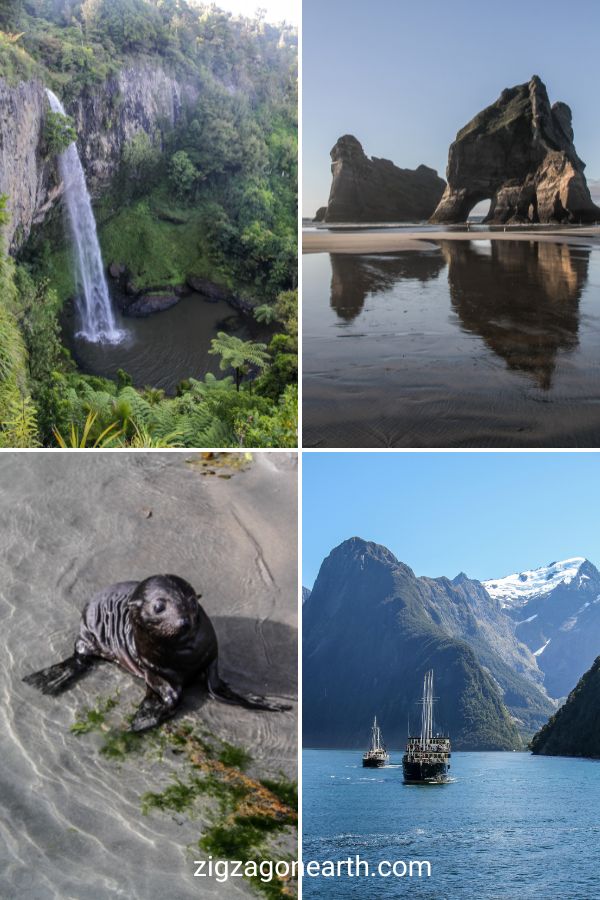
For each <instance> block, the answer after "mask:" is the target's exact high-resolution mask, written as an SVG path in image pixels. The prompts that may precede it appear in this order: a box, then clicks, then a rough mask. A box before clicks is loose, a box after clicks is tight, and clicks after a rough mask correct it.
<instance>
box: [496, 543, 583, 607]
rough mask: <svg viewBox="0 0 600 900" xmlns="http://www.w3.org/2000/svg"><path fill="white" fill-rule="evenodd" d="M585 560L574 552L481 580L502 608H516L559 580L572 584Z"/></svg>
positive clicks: (550, 588)
mask: <svg viewBox="0 0 600 900" xmlns="http://www.w3.org/2000/svg"><path fill="white" fill-rule="evenodd" d="M585 562H586V560H585V559H584V558H583V556H574V557H573V558H572V559H563V560H562V561H560V562H552V563H549V565H547V566H541V567H540V568H539V569H528V570H527V571H525V572H516V573H515V574H513V575H506V576H505V577H504V578H492V579H490V580H489V581H483V582H482V584H483V586H484V588H485V589H486V591H487V592H488V594H489V595H490V597H492V598H493V599H494V600H499V601H500V605H501V606H502V607H503V608H506V607H510V608H513V609H515V608H517V607H519V606H525V604H526V603H527V602H528V601H529V600H531V598H532V597H539V596H541V595H542V594H549V593H551V591H553V590H554V589H555V588H557V587H558V586H559V585H560V584H571V582H572V581H573V579H574V578H577V576H578V574H579V570H580V569H581V567H582V565H583V564H584V563H585ZM579 578H580V579H583V580H586V579H587V580H589V575H586V574H580V575H579ZM524 621H530V620H524Z"/></svg>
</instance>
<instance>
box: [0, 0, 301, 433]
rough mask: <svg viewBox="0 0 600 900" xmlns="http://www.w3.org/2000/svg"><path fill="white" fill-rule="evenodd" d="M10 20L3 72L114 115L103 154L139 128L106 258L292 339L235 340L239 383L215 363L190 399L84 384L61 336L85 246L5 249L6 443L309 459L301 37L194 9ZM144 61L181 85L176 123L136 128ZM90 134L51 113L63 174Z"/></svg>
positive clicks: (130, 144) (131, 280)
mask: <svg viewBox="0 0 600 900" xmlns="http://www.w3.org/2000/svg"><path fill="white" fill-rule="evenodd" d="M10 7H11V8H10V11H9V12H5V11H0V29H1V30H0V77H4V78H6V79H7V80H8V81H9V82H11V83H13V82H15V81H16V80H18V79H27V78H32V77H34V76H35V77H36V78H39V79H40V80H42V81H43V82H44V83H45V84H47V85H48V86H49V87H51V88H52V89H53V90H55V91H56V92H57V93H58V94H59V95H60V96H61V98H62V100H63V102H64V103H65V105H66V106H67V107H68V108H69V105H70V104H72V105H73V104H74V103H75V102H77V103H78V104H79V110H81V109H82V108H83V110H84V111H85V110H87V109H88V108H89V107H90V105H92V104H94V105H95V107H94V108H98V109H101V117H102V123H101V124H99V125H97V126H95V127H97V129H98V131H97V132H94V134H93V135H92V140H91V142H90V141H89V140H88V146H94V142H98V139H99V138H100V139H101V140H100V141H99V143H101V142H103V141H104V140H105V138H106V137H108V138H109V139H111V140H112V141H116V140H118V139H120V138H118V135H120V134H122V133H123V126H124V124H126V125H127V129H126V133H127V134H128V135H130V137H129V138H128V140H127V141H126V142H125V143H124V145H123V146H120V154H121V158H120V163H119V164H117V165H114V164H113V163H112V162H111V166H113V170H114V171H112V180H111V183H110V184H109V185H106V184H104V185H103V193H102V196H101V197H100V199H99V201H98V205H97V210H96V216H97V221H98V230H99V237H100V243H101V247H102V252H103V256H104V259H105V262H106V263H107V264H108V263H111V262H113V261H114V262H117V263H119V264H120V265H121V266H122V267H123V268H124V270H125V271H126V280H127V284H128V287H129V289H130V290H132V291H137V292H143V291H162V290H167V289H173V288H174V287H176V286H178V285H183V284H185V283H186V282H190V281H193V279H194V278H200V279H205V280H206V281H210V282H212V283H213V284H216V285H219V286H220V288H222V290H223V291H224V292H225V293H229V294H230V295H231V296H233V297H237V298H241V299H242V300H243V301H244V302H243V304H242V305H243V307H244V308H245V309H248V310H250V311H249V312H248V313H247V315H252V310H253V309H254V310H255V313H254V317H255V319H256V321H257V322H260V323H262V324H264V325H266V326H268V327H269V330H270V331H274V332H275V333H274V334H273V335H272V337H271V338H270V341H269V344H268V346H265V344H260V343H254V342H242V341H239V339H238V338H235V337H232V336H231V335H227V334H225V333H220V334H219V335H218V338H217V339H216V340H215V342H214V348H213V352H214V353H215V354H219V355H220V356H221V368H222V371H223V373H224V377H222V378H220V379H215V378H213V377H212V376H211V375H209V374H204V373H203V372H202V367H201V366H200V367H199V370H200V372H201V373H202V374H203V375H204V377H203V378H201V379H199V380H193V379H191V378H190V379H189V381H186V382H184V383H182V385H181V386H180V388H179V390H178V392H177V396H175V397H164V396H163V397H158V396H157V395H156V394H154V395H153V394H152V393H151V391H152V390H153V386H152V385H150V386H148V387H149V389H150V393H149V392H148V390H145V389H144V390H143V389H142V388H141V385H137V386H136V388H134V387H132V386H131V384H129V385H125V384H123V383H119V382H118V381H107V380H106V379H102V378H96V377H94V376H86V375H83V374H81V373H79V372H77V370H76V366H75V364H74V362H73V361H72V360H71V358H70V356H69V353H68V352H67V350H66V349H65V348H64V347H63V345H62V342H61V329H60V327H59V322H60V321H61V313H62V308H63V305H64V303H65V302H66V301H67V300H69V299H70V298H72V297H73V293H74V290H75V285H74V282H73V273H72V266H71V258H70V250H69V247H68V246H67V244H66V239H65V235H64V229H63V225H62V221H61V218H60V216H58V215H56V214H51V215H50V216H49V217H48V218H47V220H46V222H45V223H44V224H43V225H42V226H38V227H37V228H34V231H33V233H32V236H31V238H30V240H29V242H28V244H27V245H26V246H25V247H23V248H22V249H21V252H20V254H19V257H18V259H17V262H16V263H15V262H13V261H11V260H9V259H7V258H6V256H5V255H3V254H1V253H0V257H2V258H1V259H0V266H1V267H2V268H1V269H0V279H3V283H2V281H0V286H2V287H3V290H2V291H0V446H36V445H42V446H57V445H59V446H67V447H70V446H78V447H80V446H84V447H91V446H109V447H117V446H134V447H147V446H152V447H156V446H211V447H222V446H231V445H236V446H269V447H271V446H285V447H293V446H296V445H297V389H296V384H297V353H298V346H297V293H296V285H297V275H296V272H297V255H296V243H297V234H296V231H297V219H296V209H297V197H296V191H297V121H296V104H297V100H296V48H297V37H296V34H295V32H294V31H293V30H292V29H289V28H286V27H283V26H279V27H275V26H270V25H268V24H266V23H265V22H264V21H263V19H262V18H261V16H260V15H257V16H256V17H255V18H254V19H252V20H244V19H236V18H234V17H233V16H231V15H230V14H228V13H224V12H221V11H219V10H218V9H217V8H216V7H214V6H209V5H200V6H196V5H194V4H193V3H188V2H185V0H22V2H18V3H12V4H10ZM136 66H137V67H138V68H139V67H140V66H141V67H145V68H146V69H147V70H148V71H152V70H156V69H161V70H162V72H164V73H165V74H166V76H167V77H169V78H171V79H173V80H174V81H176V82H177V83H178V88H177V91H178V95H179V97H180V99H178V103H179V107H178V113H177V118H176V122H175V125H173V124H172V123H171V122H169V121H163V120H162V119H156V120H155V121H153V122H150V121H148V120H147V118H145V117H143V118H142V119H140V120H139V121H137V120H135V121H130V122H127V123H124V122H123V120H122V116H123V115H125V112H124V105H123V96H122V93H121V85H120V82H119V73H120V72H122V71H123V70H124V69H128V68H129V67H136ZM127 115H131V113H130V112H128V113H127ZM77 121H78V123H79V124H80V121H81V120H80V115H79V114H78V118H77ZM75 137H76V135H75V131H74V128H73V122H72V120H71V119H69V117H63V116H60V115H59V114H55V113H52V112H47V114H46V120H45V124H44V132H43V146H42V150H43V152H44V153H45V155H46V156H47V158H48V160H49V161H52V159H53V157H55V156H56V154H58V153H60V152H61V151H62V150H63V149H64V148H65V147H66V146H67V145H68V144H69V143H70V142H71V141H72V140H73V139H75ZM86 137H87V138H89V137H90V135H87V136H86ZM53 177H54V180H55V181H56V179H57V176H56V174H55V175H54V176H53ZM2 224H3V220H2V218H0V229H1V227H2ZM2 359H5V360H6V364H5V365H3V364H2ZM232 372H233V377H231V373H232ZM191 375H192V373H191V372H190V376H191ZM150 398H152V399H150Z"/></svg>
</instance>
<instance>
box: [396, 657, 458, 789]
mask: <svg viewBox="0 0 600 900" xmlns="http://www.w3.org/2000/svg"><path fill="white" fill-rule="evenodd" d="M421 702H422V705H423V708H422V713H421V734H420V735H419V736H418V737H411V736H410V732H409V735H408V743H407V745H406V752H405V754H404V756H403V757H402V770H403V773H404V784H445V783H447V782H448V781H449V780H450V779H449V777H448V770H449V769H450V763H449V762H448V760H449V759H450V755H451V754H450V738H449V737H448V736H445V735H441V734H434V733H433V669H430V670H429V671H428V672H426V673H425V679H424V681H423V700H422V701H421Z"/></svg>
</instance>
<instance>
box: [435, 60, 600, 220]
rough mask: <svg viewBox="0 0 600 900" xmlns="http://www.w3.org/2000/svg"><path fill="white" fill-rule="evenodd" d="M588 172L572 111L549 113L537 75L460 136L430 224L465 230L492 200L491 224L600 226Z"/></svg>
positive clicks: (562, 108)
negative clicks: (576, 143) (474, 212)
mask: <svg viewBox="0 0 600 900" xmlns="http://www.w3.org/2000/svg"><path fill="white" fill-rule="evenodd" d="M584 168H585V165H584V163H583V162H582V161H581V160H580V159H579V157H578V156H577V153H576V150H575V146H574V143H573V128H572V116H571V110H570V108H569V107H568V106H567V104H566V103H562V102H557V103H555V104H554V105H553V106H550V101H549V99H548V92H547V90H546V86H545V85H544V83H543V82H542V80H541V79H540V78H539V76H537V75H534V76H533V77H532V78H531V79H530V81H529V82H526V83H525V84H520V85H516V86H515V87H512V88H507V89H505V90H504V91H502V93H501V95H500V97H499V98H498V100H497V101H496V102H495V103H492V104H491V105H490V106H488V107H486V108H485V109H484V110H482V111H481V112H480V113H478V114H477V115H476V116H475V117H474V118H473V119H472V120H471V121H470V122H469V123H468V124H467V125H465V126H464V127H463V128H461V129H460V131H459V132H458V134H457V135H456V140H455V141H454V142H453V143H452V144H451V146H450V151H449V154H448V169H447V179H448V185H447V187H446V190H445V192H444V196H443V197H442V199H441V201H440V203H439V205H438V207H437V209H436V210H435V213H434V214H433V216H432V219H431V221H432V222H442V223H452V222H464V221H466V219H467V217H468V215H469V213H470V212H471V210H472V209H473V207H474V206H475V204H476V203H478V202H479V201H481V200H487V199H489V200H490V201H491V203H490V211H489V214H488V217H487V220H486V221H488V222H494V223H500V224H501V223H506V222H579V221H582V222H590V221H596V220H600V209H599V208H598V207H597V206H595V205H594V203H593V202H592V199H591V197H590V193H589V190H588V187H587V184H586V181H585V177H584V175H583V170H584Z"/></svg>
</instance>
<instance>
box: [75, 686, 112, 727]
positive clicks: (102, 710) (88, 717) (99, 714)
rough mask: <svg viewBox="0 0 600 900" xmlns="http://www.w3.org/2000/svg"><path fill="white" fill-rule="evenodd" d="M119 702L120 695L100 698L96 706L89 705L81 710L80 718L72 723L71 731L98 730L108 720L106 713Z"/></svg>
mask: <svg viewBox="0 0 600 900" xmlns="http://www.w3.org/2000/svg"><path fill="white" fill-rule="evenodd" d="M118 702H119V698H118V695H116V696H114V697H107V698H106V699H102V698H100V699H99V700H98V702H97V703H96V706H88V707H86V708H85V709H83V710H82V711H81V713H80V717H79V719H77V720H76V721H75V722H74V723H73V724H72V725H71V729H70V730H71V732H72V733H73V734H78V735H79V734H89V733H90V731H98V730H99V729H100V728H102V726H104V724H105V722H106V714H107V713H108V712H110V710H111V709H114V708H115V706H117V704H118Z"/></svg>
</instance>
